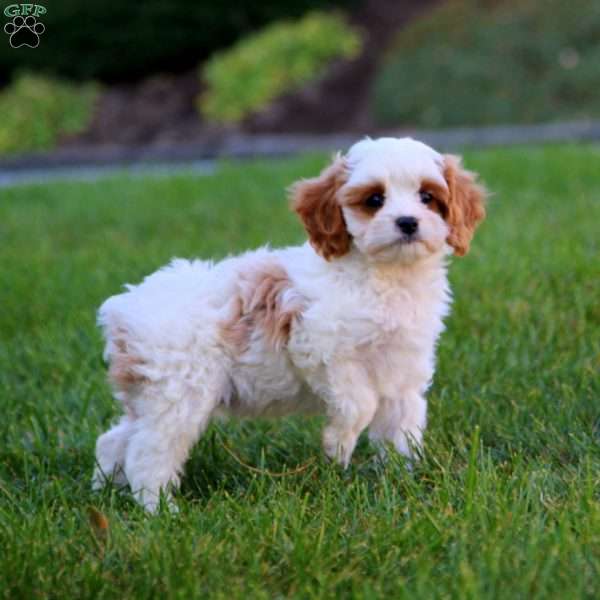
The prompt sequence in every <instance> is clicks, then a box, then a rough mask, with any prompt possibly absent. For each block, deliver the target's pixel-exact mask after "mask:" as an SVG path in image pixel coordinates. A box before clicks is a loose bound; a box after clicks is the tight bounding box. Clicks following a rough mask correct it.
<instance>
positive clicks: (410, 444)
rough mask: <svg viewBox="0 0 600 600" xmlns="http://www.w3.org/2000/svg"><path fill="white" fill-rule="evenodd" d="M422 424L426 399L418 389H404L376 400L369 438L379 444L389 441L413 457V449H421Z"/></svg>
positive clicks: (397, 448) (425, 416) (423, 425)
mask: <svg viewBox="0 0 600 600" xmlns="http://www.w3.org/2000/svg"><path fill="white" fill-rule="evenodd" d="M426 425H427V400H426V399H425V397H424V395H423V394H422V393H421V392H420V391H418V390H406V391H403V392H402V393H400V394H398V395H397V396H396V397H395V398H391V397H384V398H382V399H381V400H380V402H379V407H378V409H377V412H376V414H375V417H374V418H373V422H372V423H371V426H370V427H369V438H370V439H371V440H373V441H374V442H375V443H377V444H381V445H382V443H383V442H386V441H387V442H391V443H392V444H393V446H394V448H395V449H396V450H397V451H398V452H399V453H400V454H402V455H403V456H405V457H407V458H410V459H414V458H415V452H414V451H415V450H416V451H417V452H418V451H419V450H420V449H421V446H422V443H423V432H424V431H425V427H426ZM382 447H383V446H382Z"/></svg>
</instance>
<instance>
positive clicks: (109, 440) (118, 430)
mask: <svg viewBox="0 0 600 600" xmlns="http://www.w3.org/2000/svg"><path fill="white" fill-rule="evenodd" d="M131 433H132V420H131V418H130V417H129V416H128V415H125V416H123V417H121V419H120V420H119V422H118V423H117V424H116V425H115V426H114V427H112V428H111V429H109V430H108V431H107V432H106V433H103V434H102V435H101V436H100V437H99V438H98V441H97V442H96V468H95V470H94V476H93V478H92V487H93V489H95V490H98V489H100V488H102V487H103V486H104V485H105V484H106V483H107V481H108V480H109V479H110V480H112V482H113V483H114V484H116V485H118V486H124V485H126V484H127V478H126V477H125V473H124V471H123V465H124V462H125V452H126V451H127V443H128V441H129V437H130V435H131Z"/></svg>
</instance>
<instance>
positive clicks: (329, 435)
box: [323, 427, 356, 469]
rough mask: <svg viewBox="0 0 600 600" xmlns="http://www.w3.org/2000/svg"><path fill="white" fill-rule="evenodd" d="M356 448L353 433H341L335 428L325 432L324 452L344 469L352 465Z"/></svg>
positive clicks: (327, 429) (326, 429)
mask: <svg viewBox="0 0 600 600" xmlns="http://www.w3.org/2000/svg"><path fill="white" fill-rule="evenodd" d="M355 446H356V435H355V434H354V433H353V432H351V431H350V432H343V431H339V430H337V429H336V428H334V427H326V428H325V429H324V430H323V450H324V451H325V454H326V455H327V457H328V458H330V459H331V460H333V461H335V462H337V463H339V464H340V465H341V466H342V467H343V468H344V469H347V468H348V466H349V465H350V459H351V458H352V453H353V452H354V447H355Z"/></svg>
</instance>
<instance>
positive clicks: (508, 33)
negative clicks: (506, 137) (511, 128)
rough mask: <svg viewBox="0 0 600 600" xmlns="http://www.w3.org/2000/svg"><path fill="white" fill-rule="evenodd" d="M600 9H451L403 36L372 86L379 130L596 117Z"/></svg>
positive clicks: (509, 3)
mask: <svg viewBox="0 0 600 600" xmlns="http://www.w3.org/2000/svg"><path fill="white" fill-rule="evenodd" d="M598 65H600V3H599V2H597V1H596V0H571V1H569V2H564V1H563V0H545V1H544V2H539V1H537V0H483V1H480V0H449V2H446V3H442V4H441V5H440V6H439V8H437V9H434V10H433V11H431V12H429V13H426V14H425V15H424V16H423V17H422V18H420V19H417V21H415V22H414V23H413V24H412V25H409V27H408V28H407V29H406V30H404V31H402V32H400V33H399V35H398V37H397V40H396V42H395V44H394V45H393V47H392V49H391V50H390V52H389V55H388V57H387V60H386V61H385V63H384V65H383V66H382V68H381V71H380V73H379V75H378V77H377V80H376V83H375V87H374V92H373V107H374V112H375V117H376V119H377V121H378V123H379V124H381V125H397V124H404V123H408V124H411V125H422V126H426V127H434V126H439V125H441V126H453V125H465V124H469V125H477V124H487V123H528V122H544V121H550V120H555V119H561V118H562V119H575V118H584V117H593V116H595V117H599V116H600V69H599V68H598Z"/></svg>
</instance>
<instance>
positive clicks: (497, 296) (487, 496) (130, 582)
mask: <svg viewBox="0 0 600 600" xmlns="http://www.w3.org/2000/svg"><path fill="white" fill-rule="evenodd" d="M323 162H324V161H323V158H322V157H319V156H312V157H305V158H298V159H293V160H285V161H284V160H281V161H271V162H266V161H265V162H257V163H253V164H251V165H242V166H238V165H231V164H223V165H221V166H219V168H218V170H217V172H216V173H215V174H214V175H211V176H207V177H195V176H192V175H178V176H174V177H170V178H163V179H151V178H142V179H140V178H130V177H127V176H125V175H124V176H121V177H117V178H112V179H107V180H102V181H99V182H95V183H52V184H49V185H43V186H42V185H36V186H27V187H18V188H10V189H8V190H6V189H5V190H0V265H1V267H0V294H1V296H0V334H1V344H0V401H1V403H2V404H1V406H2V412H3V418H2V422H1V424H0V440H1V442H0V443H1V446H0V452H1V455H0V459H1V460H0V548H1V550H0V597H4V598H37V597H52V598H89V597H96V596H97V597H102V598H119V599H121V598H134V597H135V598H150V597H160V598H205V597H211V598H227V599H228V600H230V599H233V598H249V597H251V598H275V597H296V598H331V597H358V598H375V597H388V598H411V599H414V598H423V599H431V598H457V599H465V598H473V599H478V600H479V599H481V598H510V599H515V598H527V599H531V598H566V597H568V598H597V597H598V586H599V585H600V504H599V498H600V494H599V484H600V448H599V445H598V442H599V441H600V381H599V377H598V373H599V368H600V262H599V251H600V247H599V246H600V243H599V240H600V225H599V223H600V150H599V149H598V148H596V147H591V146H580V147H552V146H550V147H543V148H542V147H536V148H520V149H501V150H488V151H485V152H483V151H480V152H471V153H468V154H467V156H466V163H467V165H468V166H470V167H471V168H473V169H476V170H478V171H480V172H481V173H482V176H483V178H484V180H485V181H486V182H487V184H488V186H489V188H490V189H491V190H493V191H494V196H493V197H492V199H491V201H490V205H489V218H488V220H487V221H486V222H485V224H484V225H483V226H482V227H481V229H480V231H479V233H478V236H477V237H476V240H475V242H474V245H473V249H472V252H471V253H470V254H469V255H468V256H467V257H465V258H463V259H456V260H454V261H453V262H454V264H453V265H452V269H451V279H452V283H453V287H454V291H455V304H454V309H453V313H452V315H451V317H450V318H449V319H448V321H447V323H448V330H447V331H446V333H445V334H444V336H443V337H442V340H441V344H440V347H439V367H438V370H437V372H436V377H435V382H434V385H433V387H432V389H431V392H430V394H429V399H430V424H429V428H428V430H427V434H426V438H425V444H426V446H425V448H426V449H425V456H424V459H423V461H422V462H421V463H420V464H419V465H418V466H417V467H416V468H415V469H414V470H413V472H409V471H407V470H406V468H405V465H404V464H403V462H402V461H401V460H399V459H392V460H390V461H389V462H388V463H387V464H386V465H385V466H382V465H380V464H379V463H378V462H377V461H375V460H373V458H372V457H373V452H372V449H371V448H370V447H369V444H368V443H367V442H366V441H364V440H363V441H362V442H361V444H360V446H359V448H358V450H357V452H356V454H355V459H354V463H353V465H352V466H351V467H350V469H349V470H348V471H346V472H343V471H341V470H340V469H339V468H338V467H336V466H333V465H331V464H329V463H327V462H326V461H325V460H324V459H323V458H322V453H321V449H320V435H319V431H320V426H321V422H320V421H319V420H318V419H314V420H303V419H287V420H282V421H273V422H270V421H261V422H257V421H249V422H244V423H229V424H218V425H213V426H211V428H210V430H209V431H208V433H207V434H206V435H205V436H204V437H203V438H202V440H201V441H200V443H199V444H198V445H197V447H196V448H195V450H194V453H193V456H192V458H191V460H190V461H189V462H188V465H187V469H186V475H185V478H184V483H183V488H182V491H181V493H180V494H179V496H178V505H179V509H180V511H179V513H178V514H169V513H163V514H160V515H158V516H156V517H149V516H147V515H146V514H144V512H143V511H142V510H141V509H140V508H138V507H137V506H136V505H135V504H134V503H133V501H132V500H131V498H130V496H129V495H128V494H127V493H123V492H120V491H118V490H116V489H107V490H106V491H105V492H103V493H92V492H91V490H90V476H91V472H92V467H93V461H94V456H93V451H94V443H95V439H96V437H97V436H98V434H99V433H100V432H102V431H104V430H105V429H106V428H107V426H108V424H109V423H110V422H111V420H112V419H114V418H115V417H116V416H117V414H118V408H117V407H116V405H115V404H114V403H113V401H112V399H111V395H110V391H109V388H108V386H107V384H106V382H105V368H104V365H103V363H102V359H101V350H102V345H101V339H100V335H99V332H98V331H97V330H96V327H95V323H94V319H95V310H96V308H97V307H98V305H99V304H100V303H101V301H102V300H103V299H104V298H106V297H107V296H108V295H110V294H114V293H115V292H117V291H118V290H119V288H120V285H121V284H122V283H124V282H127V281H129V282H135V281H137V280H139V278H140V277H142V276H143V275H144V274H146V273H148V272H150V271H152V270H154V269H155V268H156V267H158V266H159V265H161V264H163V263H165V262H166V261H167V260H169V258H170V257H172V256H174V255H178V256H203V257H209V256H211V257H222V256H224V255H226V254H227V253H229V252H235V251H239V250H242V249H245V248H248V247H252V246H256V245H258V244H261V243H264V242H266V241H270V242H271V243H272V244H273V245H280V244H287V243H295V242H298V241H299V240H301V239H302V238H303V232H302V230H301V227H300V226H299V224H298V223H297V222H296V220H295V218H294V216H293V215H291V214H290V213H288V210H287V204H286V202H285V200H284V195H283V188H284V187H285V186H286V185H288V184H289V183H290V182H292V181H293V180H294V179H296V178H298V177H299V176H307V175H311V174H314V173H315V172H316V170H317V169H318V168H320V166H321V165H322V164H323ZM229 449H231V451H230V450H229ZM232 453H233V454H232ZM315 457H316V459H315ZM241 463H244V464H241ZM298 467H299V470H298V471H295V469H296V468H298ZM281 472H283V473H284V474H283V476H276V474H278V473H281Z"/></svg>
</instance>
